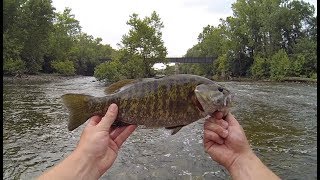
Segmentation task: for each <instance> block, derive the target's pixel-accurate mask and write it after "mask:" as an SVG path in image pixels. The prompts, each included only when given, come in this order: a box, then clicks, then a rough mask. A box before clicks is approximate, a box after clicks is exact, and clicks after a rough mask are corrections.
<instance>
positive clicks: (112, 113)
mask: <svg viewBox="0 0 320 180" xmlns="http://www.w3.org/2000/svg"><path fill="white" fill-rule="evenodd" d="M117 115H118V106H117V105H116V104H111V105H110V106H109V108H108V110H107V112H106V115H105V116H104V117H103V118H102V120H101V121H100V123H99V124H98V126H99V127H100V128H102V129H103V130H105V131H109V129H110V127H111V125H112V123H113V122H114V120H115V119H116V118H117Z"/></svg>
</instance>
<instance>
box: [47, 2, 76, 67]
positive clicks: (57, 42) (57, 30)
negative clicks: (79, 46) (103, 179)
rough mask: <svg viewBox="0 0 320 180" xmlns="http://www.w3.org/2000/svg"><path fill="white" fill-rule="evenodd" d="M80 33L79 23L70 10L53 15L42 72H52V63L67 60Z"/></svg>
mask: <svg viewBox="0 0 320 180" xmlns="http://www.w3.org/2000/svg"><path fill="white" fill-rule="evenodd" d="M80 32H81V26H80V24H79V21H78V20H76V19H75V16H74V15H73V14H71V9H70V8H66V9H65V10H64V11H63V12H62V13H55V17H54V19H53V30H52V31H51V32H50V34H49V45H48V50H47V52H46V54H45V56H44V64H43V67H42V69H43V71H44V72H46V73H51V72H53V69H52V67H51V62H52V61H54V60H62V59H69V57H68V55H69V53H70V51H71V48H72V47H73V46H74V45H75V42H76V39H77V36H79V34H80Z"/></svg>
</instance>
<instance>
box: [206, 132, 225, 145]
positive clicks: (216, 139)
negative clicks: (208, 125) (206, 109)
mask: <svg viewBox="0 0 320 180" xmlns="http://www.w3.org/2000/svg"><path fill="white" fill-rule="evenodd" d="M204 139H205V140H204V141H205V143H206V142H208V141H213V142H214V143H218V144H223V143H224V140H223V139H222V138H221V137H220V136H219V135H218V134H216V133H215V132H213V131H210V130H205V131H204Z"/></svg>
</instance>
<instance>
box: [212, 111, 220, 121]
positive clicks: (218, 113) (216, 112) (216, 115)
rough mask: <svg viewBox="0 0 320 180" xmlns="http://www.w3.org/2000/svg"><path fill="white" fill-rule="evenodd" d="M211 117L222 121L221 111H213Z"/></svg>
mask: <svg viewBox="0 0 320 180" xmlns="http://www.w3.org/2000/svg"><path fill="white" fill-rule="evenodd" d="M212 117H214V118H215V119H222V117H223V113H222V112H221V111H215V112H214V113H213V114H212Z"/></svg>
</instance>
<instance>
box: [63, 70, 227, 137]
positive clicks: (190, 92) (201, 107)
mask: <svg viewBox="0 0 320 180" xmlns="http://www.w3.org/2000/svg"><path fill="white" fill-rule="evenodd" d="M118 85H119V86H118ZM106 92H109V93H111V94H107V95H106V96H105V97H94V96H90V95H85V94H65V95H63V96H62V99H63V102H64V104H65V106H66V107H67V109H68V110H69V114H70V116H69V123H68V130H69V131H72V130H74V129H75V128H77V127H78V126H80V125H82V124H83V123H85V122H86V121H87V120H88V119H89V118H90V117H92V116H94V115H99V116H104V115H105V113H106V111H107V109H108V107H109V105H110V104H112V103H115V104H117V105H118V116H117V119H116V120H115V122H114V124H113V125H115V126H122V125H129V124H136V125H144V126H146V127H150V128H158V127H165V128H167V129H172V130H173V131H172V134H175V133H177V132H178V131H179V130H180V129H181V128H182V127H183V126H186V125H188V124H190V123H192V122H195V121H197V120H199V119H201V118H203V117H205V116H207V115H211V114H212V113H214V112H215V111H217V110H219V111H222V112H223V114H224V115H226V114H227V113H228V111H229V107H230V105H231V93H230V91H229V90H228V89H226V88H225V87H223V86H221V85H219V84H217V83H216V82H214V81H211V80H209V79H207V78H204V77H201V76H196V75H190V74H177V75H172V76H166V77H163V78H160V79H152V80H150V79H141V80H123V81H119V82H117V83H114V84H112V85H110V86H109V89H107V90H106Z"/></svg>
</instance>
